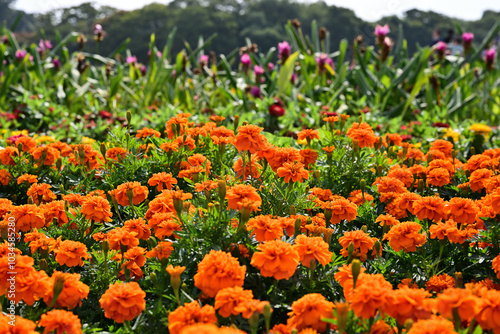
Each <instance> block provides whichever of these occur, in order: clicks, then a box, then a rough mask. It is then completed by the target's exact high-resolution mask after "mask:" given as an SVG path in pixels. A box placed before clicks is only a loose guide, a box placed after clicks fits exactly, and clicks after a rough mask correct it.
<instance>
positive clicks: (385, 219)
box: [375, 215, 400, 226]
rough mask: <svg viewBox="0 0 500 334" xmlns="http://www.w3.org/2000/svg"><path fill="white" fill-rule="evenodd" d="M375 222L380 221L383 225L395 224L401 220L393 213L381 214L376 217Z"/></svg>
mask: <svg viewBox="0 0 500 334" xmlns="http://www.w3.org/2000/svg"><path fill="white" fill-rule="evenodd" d="M375 223H379V224H380V225H381V226H384V225H385V226H394V225H397V224H400V221H399V220H397V219H396V218H394V217H393V216H391V215H379V216H378V217H377V219H375Z"/></svg>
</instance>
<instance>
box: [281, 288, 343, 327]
mask: <svg viewBox="0 0 500 334" xmlns="http://www.w3.org/2000/svg"><path fill="white" fill-rule="evenodd" d="M333 307H334V304H333V303H332V302H329V301H327V300H326V299H325V297H323V296H322V295H321V294H319V293H310V294H307V295H305V296H304V297H302V298H300V299H298V300H296V301H294V302H293V303H292V311H291V312H289V313H288V316H289V317H290V318H289V319H288V321H287V326H288V327H289V328H295V329H297V330H299V331H300V330H303V329H305V328H312V329H315V330H317V331H318V332H325V331H326V329H327V328H328V323H327V322H325V321H323V320H322V318H332V317H333Z"/></svg>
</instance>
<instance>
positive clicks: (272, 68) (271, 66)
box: [267, 63, 274, 72]
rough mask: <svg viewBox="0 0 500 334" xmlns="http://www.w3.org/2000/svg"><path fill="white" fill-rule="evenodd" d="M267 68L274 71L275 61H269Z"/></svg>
mask: <svg viewBox="0 0 500 334" xmlns="http://www.w3.org/2000/svg"><path fill="white" fill-rule="evenodd" d="M267 70H268V71H269V72H272V71H273V70H274V64H273V63H268V64H267Z"/></svg>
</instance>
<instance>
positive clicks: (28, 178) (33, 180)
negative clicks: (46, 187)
mask: <svg viewBox="0 0 500 334" xmlns="http://www.w3.org/2000/svg"><path fill="white" fill-rule="evenodd" d="M23 182H28V183H37V182H38V176H36V175H31V174H23V175H21V176H19V177H18V178H17V184H21V183H23Z"/></svg>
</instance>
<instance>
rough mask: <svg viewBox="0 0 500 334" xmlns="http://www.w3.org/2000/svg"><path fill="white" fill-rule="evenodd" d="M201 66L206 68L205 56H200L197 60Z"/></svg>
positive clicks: (206, 57)
mask: <svg viewBox="0 0 500 334" xmlns="http://www.w3.org/2000/svg"><path fill="white" fill-rule="evenodd" d="M198 62H199V63H200V65H201V66H207V65H208V56H207V55H201V56H200V59H199V60H198Z"/></svg>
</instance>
